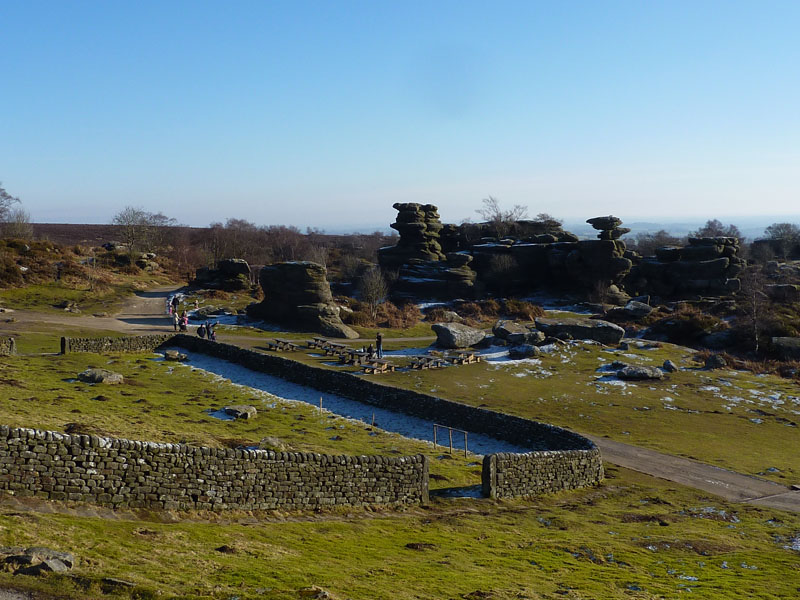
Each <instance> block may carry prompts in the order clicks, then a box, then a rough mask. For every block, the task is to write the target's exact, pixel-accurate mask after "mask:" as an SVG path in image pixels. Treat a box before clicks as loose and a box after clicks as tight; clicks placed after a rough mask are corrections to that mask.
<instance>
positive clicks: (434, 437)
mask: <svg viewBox="0 0 800 600" xmlns="http://www.w3.org/2000/svg"><path fill="white" fill-rule="evenodd" d="M433 447H434V448H436V423H434V424H433Z"/></svg>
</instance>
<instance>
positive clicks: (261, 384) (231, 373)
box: [176, 348, 533, 454]
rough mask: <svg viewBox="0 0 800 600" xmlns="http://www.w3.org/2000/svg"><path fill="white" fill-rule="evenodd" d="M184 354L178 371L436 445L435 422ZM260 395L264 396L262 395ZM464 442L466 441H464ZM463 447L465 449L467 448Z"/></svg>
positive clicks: (472, 440)
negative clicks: (185, 359) (204, 375)
mask: <svg viewBox="0 0 800 600" xmlns="http://www.w3.org/2000/svg"><path fill="white" fill-rule="evenodd" d="M176 349H177V348H176ZM180 351H181V352H183V353H185V354H187V355H188V362H189V363H190V364H181V365H180V366H178V367H176V368H188V369H193V370H197V371H202V372H205V373H209V374H212V375H216V377H217V380H218V381H219V382H221V381H224V380H230V382H231V383H232V384H233V385H238V386H241V387H246V388H248V393H251V394H253V393H254V394H255V395H261V397H262V398H264V396H269V398H270V400H271V401H274V400H275V398H276V397H277V398H278V399H279V400H283V401H285V402H286V403H288V404H291V403H293V402H303V403H305V404H311V405H312V406H319V401H320V397H321V398H322V406H323V409H324V412H325V413H327V414H330V413H334V414H337V415H340V416H342V417H345V418H346V419H351V420H353V421H361V422H363V423H371V421H372V418H373V415H374V417H375V422H376V425H377V426H379V427H380V428H381V429H383V430H385V431H393V432H395V433H399V434H401V435H403V436H405V437H409V438H413V439H420V440H425V441H433V422H432V421H426V420H424V419H419V418H417V417H412V416H409V415H405V414H402V413H398V412H393V411H390V410H386V409H383V408H379V407H376V406H372V405H369V404H363V403H361V402H356V401H355V400H350V399H348V398H344V397H342V396H337V395H336V394H330V393H327V392H320V391H319V390H315V389H313V388H310V387H306V386H302V385H298V384H295V383H291V382H289V381H286V380H284V379H280V378H279V377H273V376H271V375H267V374H265V373H258V372H256V371H251V370H249V369H247V368H245V367H242V366H240V365H237V364H233V363H230V362H227V361H224V360H222V359H218V358H212V357H210V356H206V355H204V354H200V353H195V352H186V351H185V350H183V349H180ZM259 391H260V392H263V393H262V394H259V393H258V392H259ZM461 439H462V440H463V437H462V438H461ZM453 441H454V447H455V442H457V441H458V442H459V443H460V440H458V436H453ZM468 444H469V449H470V450H471V451H472V452H474V453H476V454H491V453H495V452H514V453H525V452H530V451H531V450H532V449H533V448H522V447H521V446H516V445H514V444H510V443H508V442H504V441H502V440H497V439H494V438H491V437H489V436H486V435H482V434H478V433H472V432H470V434H469V439H468ZM461 447H462V448H463V446H461Z"/></svg>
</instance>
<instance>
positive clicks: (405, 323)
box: [377, 302, 422, 329]
mask: <svg viewBox="0 0 800 600" xmlns="http://www.w3.org/2000/svg"><path fill="white" fill-rule="evenodd" d="M420 320H422V313H421V312H420V310H419V308H418V307H417V305H416V304H412V303H410V302H409V303H406V304H403V305H402V306H399V307H398V306H395V305H394V304H392V303H391V302H384V303H382V304H380V305H379V306H378V317H377V322H378V324H379V325H381V326H382V327H391V328H392V329H407V328H409V327H413V326H414V325H416V324H417V323H419V322H420Z"/></svg>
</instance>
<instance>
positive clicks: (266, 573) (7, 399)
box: [0, 332, 800, 600]
mask: <svg viewBox="0 0 800 600" xmlns="http://www.w3.org/2000/svg"><path fill="white" fill-rule="evenodd" d="M38 335H39V338H37V340H36V342H35V344H31V345H32V346H33V345H36V346H39V345H46V344H47V343H50V344H52V345H54V346H57V341H56V340H57V338H56V337H55V336H54V335H52V334H48V333H46V332H42V333H39V334H38ZM48 336H49V337H48ZM21 341H22V340H21ZM410 345H412V342H407V343H405V344H404V343H402V342H398V343H396V344H392V345H391V346H390V347H392V346H393V347H400V346H410ZM624 354H625V355H626V356H622V353H621V352H619V351H609V350H608V349H604V348H602V347H599V346H586V345H578V344H576V345H571V346H569V347H567V348H565V349H563V350H562V351H560V352H558V353H556V354H553V355H548V356H545V357H542V358H541V359H537V360H538V362H537V361H527V362H512V363H503V362H500V363H481V364H476V365H465V366H461V367H449V368H447V369H443V370H438V371H424V372H416V371H415V372H400V373H395V374H390V375H383V376H380V377H381V379H380V381H382V382H384V383H390V384H391V385H400V386H403V387H409V388H411V389H416V390H419V391H423V392H427V393H434V394H437V395H441V396H443V397H447V398H450V399H455V400H459V401H462V402H469V403H473V404H483V405H487V406H489V407H491V408H493V409H495V410H503V411H506V412H510V413H514V414H520V415H524V416H528V417H533V418H537V419H539V420H543V421H546V422H551V423H555V424H559V425H565V426H568V427H572V428H574V429H576V430H579V431H585V432H592V433H598V434H600V435H604V434H605V435H609V436H610V437H613V438H615V439H620V440H621V441H627V442H631V443H637V444H641V445H643V446H649V447H654V448H656V449H661V450H664V451H667V452H671V453H673V454H684V455H692V456H696V457H697V458H700V459H701V460H705V461H706V462H712V463H715V464H725V465H726V466H731V467H732V468H735V469H736V470H740V471H743V472H757V470H763V469H765V468H768V467H769V466H775V467H776V468H778V469H779V471H778V472H768V473H767V476H768V477H770V478H773V479H777V480H779V481H786V478H792V477H793V476H794V475H795V474H796V472H797V468H798V467H797V460H796V458H795V457H794V456H793V452H794V449H795V448H796V447H797V445H796V441H797V437H796V436H797V428H796V427H792V426H791V425H790V424H789V423H791V422H792V421H793V420H794V418H793V417H792V415H793V413H792V412H791V411H793V410H796V407H794V408H792V407H793V406H794V405H793V403H792V400H791V397H793V396H792V394H793V393H794V394H796V389H795V388H794V387H793V384H791V382H788V381H786V380H781V379H777V378H773V377H758V376H755V375H752V374H746V373H734V372H730V371H728V370H722V371H714V372H709V371H703V370H699V369H697V367H698V366H699V365H697V364H695V363H693V362H692V360H691V353H690V352H689V351H688V350H685V349H681V348H678V347H672V346H668V345H664V346H662V347H656V348H647V347H644V348H636V347H635V346H634V347H632V350H630V351H627V352H625V353H624ZM286 356H290V357H292V358H295V359H299V360H302V361H303V362H308V363H310V364H317V365H321V363H322V362H324V361H325V360H326V359H322V358H318V357H312V356H308V355H307V354H306V353H292V354H291V355H289V354H287V355H286ZM665 358H671V359H672V360H674V361H675V362H676V363H679V364H681V366H684V367H687V370H685V371H681V372H679V373H676V374H673V375H670V376H669V378H668V379H666V380H664V381H662V382H655V383H647V384H643V383H640V384H636V385H631V384H627V385H626V386H625V387H622V386H620V385H617V384H612V383H609V381H599V382H598V381H596V378H598V377H601V376H602V375H603V374H602V373H598V372H597V371H596V369H597V367H598V366H599V365H601V364H602V363H604V362H611V361H612V360H625V361H627V362H630V363H637V364H652V365H659V364H661V362H663V360H664V359H665ZM601 359H603V360H601ZM328 360H329V359H328ZM395 360H397V361H398V362H402V360H403V359H395ZM88 366H97V367H105V368H109V369H112V370H115V371H118V372H120V373H122V374H123V375H125V377H126V383H125V384H123V385H121V386H114V387H111V386H109V387H100V386H90V385H87V384H82V383H79V382H76V381H73V379H74V378H75V375H76V374H77V373H78V372H80V371H82V370H83V369H85V368H87V367H88ZM325 368H338V367H325ZM726 381H728V382H730V384H731V385H727V384H726V383H725V382H726ZM711 387H714V388H718V389H717V390H712V389H708V388H711ZM703 388H705V389H703ZM750 390H753V392H751V391H750ZM755 392H757V393H755ZM776 393H780V394H781V396H779V397H778V398H777V400H775V399H774V398H772V397H771V396H773V397H774V395H775V394H776ZM666 396H669V397H670V398H671V401H666V400H664V398H665V397H666ZM733 397H741V398H742V399H743V400H749V401H750V402H747V401H736V402H734V401H732V400H731V398H733ZM778 400H783V404H778V403H777V401H778ZM770 402H771V403H772V404H771V405H770V406H769V407H766V404H768V403H770ZM233 403H248V404H254V405H255V406H257V407H258V408H259V410H260V414H259V416H258V418H256V419H255V420H254V421H239V422H235V421H220V420H218V419H215V418H213V417H211V416H209V415H207V414H206V413H205V412H204V411H205V410H206V409H210V408H219V407H220V406H223V405H225V404H233ZM773 405H774V406H773ZM726 406H729V407H730V410H728V409H727V408H725V407H726ZM668 407H673V408H668ZM753 410H759V411H762V412H769V413H772V414H771V416H770V415H760V414H757V413H752V412H750V411H753ZM328 416H329V415H324V416H323V415H320V414H319V413H318V412H317V411H316V410H315V409H314V408H313V407H310V406H307V405H303V404H295V403H283V402H281V401H278V400H276V399H274V398H270V397H269V396H268V395H266V394H262V393H255V392H253V391H252V390H250V389H248V388H242V387H240V386H235V385H233V384H230V383H229V382H226V381H224V380H221V379H220V378H217V377H213V376H208V375H201V374H199V373H196V372H195V373H192V372H191V371H190V370H189V369H188V368H186V367H180V366H178V365H174V364H172V363H166V362H158V361H155V360H153V356H152V355H145V354H142V355H110V356H98V355H91V354H72V355H67V356H16V357H10V358H8V359H5V358H4V359H3V370H2V372H0V422H2V423H4V424H9V425H24V426H29V427H30V426H33V427H41V428H47V429H55V430H62V431H63V430H64V428H65V426H66V425H67V424H68V423H72V424H75V425H73V427H78V428H79V430H83V431H94V432H97V433H101V434H108V435H115V436H121V437H129V438H135V439H149V440H156V441H171V442H175V441H179V442H181V441H182V442H187V443H192V444H202V445H210V446H227V445H236V444H240V443H248V444H250V443H256V442H258V441H259V440H260V439H261V438H262V437H266V436H270V437H273V438H277V440H278V441H279V442H281V443H283V444H285V445H286V446H287V447H288V448H292V449H298V450H309V451H316V452H328V453H354V454H367V453H377V454H396V453H401V454H410V453H414V452H426V453H428V454H432V448H431V447H430V445H428V444H425V443H422V442H414V441H410V440H406V439H404V438H402V437H400V436H396V435H393V434H389V433H385V432H377V431H372V430H371V428H370V427H368V426H366V425H363V424H359V423H356V422H352V421H345V420H343V419H337V418H328ZM323 417H324V418H323ZM751 418H752V419H759V420H761V422H760V423H755V422H753V421H751V420H750V419H751ZM779 419H785V421H788V423H787V422H782V421H780V420H779ZM331 427H332V428H333V429H330V428H331ZM334 433H335V436H334V435H332V434H334ZM374 433H377V434H378V435H370V434H374ZM332 437H339V438H341V439H338V440H333V439H331V438H332ZM437 454H438V453H437ZM475 460H476V459H475V457H469V458H467V459H464V458H462V457H458V456H454V457H453V459H452V460H432V461H431V472H432V474H433V475H436V477H435V478H434V479H433V481H432V482H431V483H432V487H434V488H435V487H449V486H454V485H470V484H475V483H478V482H479V469H480V467H476V466H475V465H473V464H471V463H473V462H475ZM59 507H63V508H59ZM51 510H55V512H53V513H42V512H31V511H28V510H26V505H25V501H24V499H21V500H20V501H19V504H15V503H14V502H4V503H2V504H0V544H4V545H22V546H27V545H44V546H48V547H51V548H55V549H59V550H67V551H71V552H74V553H75V554H77V556H78V557H79V560H80V562H79V564H78V566H77V567H76V569H75V570H74V571H73V573H71V574H70V575H68V576H61V575H50V576H48V577H46V578H43V579H34V578H27V577H24V576H12V575H10V574H8V573H0V585H3V584H5V585H9V586H15V587H22V588H25V589H41V590H43V591H45V592H48V593H51V594H56V595H58V594H64V595H66V597H74V598H181V599H187V600H188V599H190V598H196V599H197V598H214V599H225V600H230V599H232V598H239V599H240V600H244V599H249V598H267V599H272V598H275V599H278V598H287V599H288V598H298V597H313V593H312V592H311V591H304V590H308V588H310V587H311V586H320V587H321V588H324V589H325V590H328V591H329V592H330V593H331V595H332V597H334V598H340V599H343V598H369V599H371V598H378V599H382V598H386V599H390V598H391V599H412V598H473V599H474V598H495V599H512V598H530V599H544V598H549V599H554V598H575V599H590V598H611V599H616V598H620V599H621V598H641V599H652V598H673V597H677V596H679V595H680V596H682V595H684V594H691V596H690V597H693V598H741V599H744V598H764V599H766V598H792V597H796V595H797V594H798V593H800V592H799V591H798V589H799V588H800V581H798V577H797V573H798V572H799V570H800V553H798V551H797V550H793V549H792V546H793V545H794V546H797V545H798V543H799V542H798V537H799V536H800V515H796V514H790V513H784V512H781V511H777V510H772V509H765V508H759V507H755V506H750V505H738V504H737V505H734V504H729V503H726V502H723V501H721V500H720V499H718V498H715V497H711V496H709V495H707V494H704V493H702V492H697V491H694V490H690V489H688V488H684V487H682V486H679V485H676V484H672V483H669V482H665V481H662V480H657V479H654V478H651V477H648V476H645V475H641V474H637V473H634V472H631V471H627V470H624V469H617V468H614V467H612V466H608V465H607V479H606V481H605V482H604V483H603V484H602V485H600V486H598V487H595V488H590V489H585V490H578V491H574V492H565V493H560V494H554V495H548V496H544V497H540V498H535V499H529V500H515V501H492V500H487V499H483V500H478V499H436V498H435V499H433V500H432V502H431V503H430V505H428V506H424V507H412V508H405V509H400V510H388V509H385V510H381V509H373V510H361V509H351V510H345V509H340V510H336V511H330V512H321V513H317V514H308V513H287V512H271V513H230V514H228V513H226V514H224V515H215V514H206V513H180V514H164V513H158V514H155V513H137V514H134V513H126V512H120V513H111V511H106V513H107V514H106V513H104V512H103V511H102V510H101V511H97V510H95V509H92V508H83V507H81V506H70V505H61V504H52V505H51ZM60 513H69V514H60ZM98 513H99V514H100V515H101V516H96V514H98ZM165 521H166V522H165ZM219 549H222V550H219ZM107 577H115V578H120V579H124V580H126V581H128V582H130V583H132V584H133V587H124V586H119V585H117V586H115V585H111V584H108V583H103V578H107ZM303 594H308V595H306V596H303Z"/></svg>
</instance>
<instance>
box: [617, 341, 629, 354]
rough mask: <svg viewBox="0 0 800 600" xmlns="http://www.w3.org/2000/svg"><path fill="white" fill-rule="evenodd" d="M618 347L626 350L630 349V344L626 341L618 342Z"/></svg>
mask: <svg viewBox="0 0 800 600" xmlns="http://www.w3.org/2000/svg"><path fill="white" fill-rule="evenodd" d="M619 349H620V350H624V351H626V352H627V351H628V350H630V349H631V346H630V344H628V342H620V343H619Z"/></svg>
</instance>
